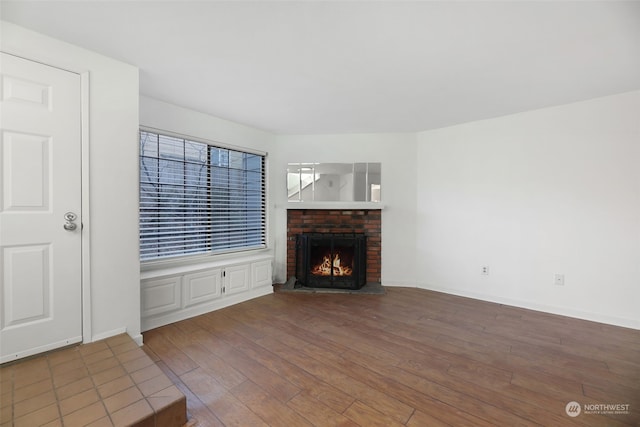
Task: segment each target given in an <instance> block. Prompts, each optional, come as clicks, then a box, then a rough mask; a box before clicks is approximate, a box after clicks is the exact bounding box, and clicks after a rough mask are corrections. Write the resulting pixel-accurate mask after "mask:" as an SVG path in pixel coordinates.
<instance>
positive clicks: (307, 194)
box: [287, 163, 382, 203]
mask: <svg viewBox="0 0 640 427" xmlns="http://www.w3.org/2000/svg"><path fill="white" fill-rule="evenodd" d="M381 175H382V174H381V164H380V163H289V164H288V165H287V197H288V201H289V202H290V203H296V202H367V203H379V202H380V201H381V198H380V196H381V194H380V193H381V181H382V179H381Z"/></svg>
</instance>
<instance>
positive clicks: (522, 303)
mask: <svg viewBox="0 0 640 427" xmlns="http://www.w3.org/2000/svg"><path fill="white" fill-rule="evenodd" d="M418 288H420V289H427V290H431V291H436V292H442V293H445V294H451V295H458V296H461V297H466V298H473V299H477V300H481V301H487V302H493V303H497V304H504V305H510V306H513V307H519V308H526V309H528V310H534V311H541V312H544V313H550V314H557V315H560V316H567V317H573V318H576V319H582V320H589V321H592V322H598V323H605V324H608V325H613V326H621V327H623V328H631V329H638V330H640V321H638V320H635V319H627V318H624V317H616V316H610V315H606V314H602V313H590V312H586V311H581V310H575V309H572V308H568V307H557V306H552V305H547V304H538V303H535V302H531V301H526V300H518V299H512V298H503V297H499V296H495V295H486V294H481V293H476V292H468V291H461V290H459V289H449V288H443V287H439V286H433V285H430V284H426V283H421V284H419V285H418Z"/></svg>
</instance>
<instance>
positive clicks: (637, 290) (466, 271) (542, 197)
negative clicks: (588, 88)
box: [416, 91, 640, 328]
mask: <svg viewBox="0 0 640 427" xmlns="http://www.w3.org/2000/svg"><path fill="white" fill-rule="evenodd" d="M417 161H418V164H419V165H420V167H419V169H418V170H417V177H418V178H417V182H418V188H417V193H416V194H417V200H418V204H417V225H418V227H417V229H416V247H417V256H418V263H417V266H418V271H417V275H418V282H419V286H420V287H424V288H429V289H435V290H442V291H445V292H450V293H454V294H460V295H466V296H472V297H479V298H481V299H486V300H490V301H496V302H503V303H507V304H513V305H519V306H523V307H529V308H533V309H541V310H544V311H549V312H555V313H560V314H566V315H571V316H576V317H583V318H587V319H592V320H596V321H603V322H608V323H613V324H618V325H622V326H628V327H634V328H640V309H639V308H638V307H639V306H638V302H639V301H640V91H637V92H631V93H626V94H621V95H615V96H610V97H605V98H599V99H594V100H591V101H586V102H580V103H575V104H570V105H564V106H558V107H553V108H546V109H542V110H536V111H531V112H526V113H522V114H516V115H511V116H507V117H502V118H497V119H492V120H485V121H479V122H473V123H468V124H463V125H459V126H453V127H449V128H444V129H439V130H433V131H427V132H422V133H420V134H419V135H418V148H417ZM483 265H488V266H489V268H490V270H489V273H490V274H489V275H488V276H483V275H481V274H480V268H481V266H483ZM557 273H558V274H564V276H565V285H564V286H555V285H554V275H555V274H557Z"/></svg>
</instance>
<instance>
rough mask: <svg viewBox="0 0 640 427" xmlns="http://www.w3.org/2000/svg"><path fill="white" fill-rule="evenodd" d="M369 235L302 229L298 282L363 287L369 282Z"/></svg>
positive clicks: (297, 237) (311, 285) (309, 284)
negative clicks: (367, 244)
mask: <svg viewBox="0 0 640 427" xmlns="http://www.w3.org/2000/svg"><path fill="white" fill-rule="evenodd" d="M366 260H367V248H366V237H365V235H364V234H358V233H303V234H298V235H297V236H296V278H297V280H298V285H301V286H306V287H311V288H338V289H360V288H361V287H362V286H364V285H365V284H366V271H367V266H366Z"/></svg>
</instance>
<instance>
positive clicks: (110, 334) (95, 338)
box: [85, 328, 127, 344]
mask: <svg viewBox="0 0 640 427" xmlns="http://www.w3.org/2000/svg"><path fill="white" fill-rule="evenodd" d="M125 333H127V328H118V329H112V330H110V331H107V332H101V333H99V334H96V335H94V336H93V337H91V341H88V342H94V341H100V340H104V339H107V338H111V337H115V336H116V335H120V334H125ZM86 343H87V342H86V341H85V344H86Z"/></svg>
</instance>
